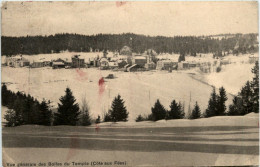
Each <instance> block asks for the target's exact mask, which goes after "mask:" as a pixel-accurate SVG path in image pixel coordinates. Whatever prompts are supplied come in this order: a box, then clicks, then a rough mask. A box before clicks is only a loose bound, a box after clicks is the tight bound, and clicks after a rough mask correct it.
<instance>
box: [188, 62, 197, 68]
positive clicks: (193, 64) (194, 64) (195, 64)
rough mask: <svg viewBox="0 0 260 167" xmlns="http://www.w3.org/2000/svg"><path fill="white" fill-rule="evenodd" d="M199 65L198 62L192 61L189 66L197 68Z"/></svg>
mask: <svg viewBox="0 0 260 167" xmlns="http://www.w3.org/2000/svg"><path fill="white" fill-rule="evenodd" d="M197 66H198V65H197V63H195V62H190V63H189V68H195V67H197Z"/></svg>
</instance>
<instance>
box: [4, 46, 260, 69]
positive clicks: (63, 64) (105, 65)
mask: <svg viewBox="0 0 260 167" xmlns="http://www.w3.org/2000/svg"><path fill="white" fill-rule="evenodd" d="M98 53H99V54H98ZM100 53H101V54H100ZM165 55H166V56H165ZM224 55H225V53H224ZM257 60H258V56H256V55H250V56H249V57H248V58H247V60H246V61H244V62H243V63H250V64H253V63H255V61H257ZM231 63H234V62H232V60H231V59H228V58H225V57H222V56H221V57H218V56H215V54H212V55H209V54H206V55H205V54H197V56H196V57H195V56H187V60H185V57H184V55H179V56H178V55H170V54H169V55H167V54H157V53H156V52H155V51H154V50H153V49H148V50H147V51H145V52H144V53H142V54H137V53H133V52H132V49H131V48H130V47H128V46H124V47H123V48H122V49H121V50H120V51H119V52H108V51H106V50H104V51H102V52H97V55H96V56H94V57H89V58H82V56H81V55H79V54H77V55H71V58H56V59H51V60H47V59H45V58H41V59H38V60H33V61H31V60H29V59H28V58H25V57H24V56H23V55H20V56H14V57H6V59H5V60H4V61H2V65H4V66H10V67H14V68H18V67H29V68H42V67H52V68H53V69H59V68H65V69H70V68H98V69H100V70H113V71H125V72H138V71H150V70H167V71H169V72H172V70H187V69H193V68H196V67H198V68H199V69H200V71H201V72H204V73H210V72H219V71H220V70H221V65H226V64H231Z"/></svg>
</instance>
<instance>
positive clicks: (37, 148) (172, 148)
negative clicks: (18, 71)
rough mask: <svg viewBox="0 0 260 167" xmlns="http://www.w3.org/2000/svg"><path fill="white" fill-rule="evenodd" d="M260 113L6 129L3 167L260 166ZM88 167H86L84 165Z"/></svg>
mask: <svg viewBox="0 0 260 167" xmlns="http://www.w3.org/2000/svg"><path fill="white" fill-rule="evenodd" d="M258 117H259V114H255V113H250V114H248V115H246V116H233V117H229V116H222V117H212V118H205V119H198V120H169V121H159V122H140V123H135V124H132V123H131V122H124V123H123V122H119V123H117V124H111V125H109V124H106V123H104V124H103V123H102V124H101V125H100V128H99V130H98V131H96V130H95V129H96V128H95V125H92V126H90V127H80V126H77V127H73V126H54V127H46V126H37V125H24V126H19V127H4V128H3V156H4V157H3V159H4V163H19V162H30V163H35V162H46V163H48V162H68V163H72V162H81V163H83V162H88V163H91V162H93V161H98V162H103V163H104V162H111V161H112V165H108V166H115V165H114V161H115V160H117V161H122V162H126V165H124V166H233V165H234V166H236V165H239V166H240V165H259V157H258V156H259V150H258V149H259V128H258ZM83 166H87V165H83Z"/></svg>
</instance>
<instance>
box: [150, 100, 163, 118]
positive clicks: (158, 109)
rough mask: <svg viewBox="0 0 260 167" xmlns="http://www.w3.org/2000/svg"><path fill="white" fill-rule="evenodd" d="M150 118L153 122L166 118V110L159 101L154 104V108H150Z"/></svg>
mask: <svg viewBox="0 0 260 167" xmlns="http://www.w3.org/2000/svg"><path fill="white" fill-rule="evenodd" d="M151 110H152V116H153V120H154V121H158V120H161V119H165V117H166V110H165V108H164V106H163V105H162V104H161V103H160V101H159V99H157V101H156V102H155V104H154V107H152V109H151Z"/></svg>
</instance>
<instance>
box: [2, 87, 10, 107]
mask: <svg viewBox="0 0 260 167" xmlns="http://www.w3.org/2000/svg"><path fill="white" fill-rule="evenodd" d="M8 101H9V96H8V90H7V87H6V85H5V84H3V85H2V105H3V106H7V105H8Z"/></svg>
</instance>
